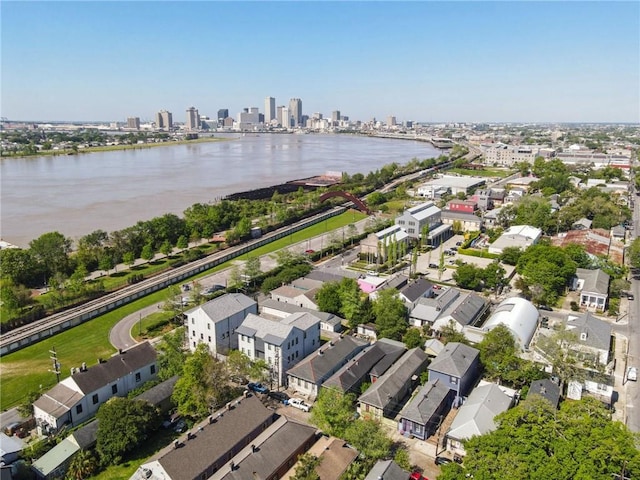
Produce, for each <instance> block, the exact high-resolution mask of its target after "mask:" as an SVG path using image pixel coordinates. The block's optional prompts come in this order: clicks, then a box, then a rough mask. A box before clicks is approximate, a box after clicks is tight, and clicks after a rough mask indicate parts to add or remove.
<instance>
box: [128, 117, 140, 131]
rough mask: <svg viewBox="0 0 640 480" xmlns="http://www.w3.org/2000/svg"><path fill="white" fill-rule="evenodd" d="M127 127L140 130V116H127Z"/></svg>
mask: <svg viewBox="0 0 640 480" xmlns="http://www.w3.org/2000/svg"><path fill="white" fill-rule="evenodd" d="M127 128H132V129H135V130H140V117H128V118H127Z"/></svg>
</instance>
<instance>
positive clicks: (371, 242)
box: [360, 225, 409, 262]
mask: <svg viewBox="0 0 640 480" xmlns="http://www.w3.org/2000/svg"><path fill="white" fill-rule="evenodd" d="M408 239H409V235H408V234H407V232H405V231H404V230H403V229H402V228H401V227H400V226H399V225H392V226H391V227H388V228H385V229H384V230H381V231H379V232H376V233H372V234H370V235H369V236H367V237H366V238H365V239H363V240H362V241H361V242H360V252H361V254H363V255H367V256H369V257H371V258H378V257H380V259H381V260H382V261H383V262H384V261H386V259H387V253H388V250H389V247H390V245H392V244H395V245H398V246H400V245H401V244H405V245H406V244H407V243H408Z"/></svg>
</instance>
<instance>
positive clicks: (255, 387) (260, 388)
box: [247, 382, 269, 393]
mask: <svg viewBox="0 0 640 480" xmlns="http://www.w3.org/2000/svg"><path fill="white" fill-rule="evenodd" d="M247 388H248V389H249V390H251V391H252V392H256V393H267V392H268V391H269V389H268V388H267V387H265V386H264V385H262V384H261V383H253V382H251V383H249V384H248V385H247Z"/></svg>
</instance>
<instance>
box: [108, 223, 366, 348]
mask: <svg viewBox="0 0 640 480" xmlns="http://www.w3.org/2000/svg"><path fill="white" fill-rule="evenodd" d="M367 222H368V219H363V220H360V221H358V222H356V223H355V224H354V225H355V227H356V230H357V231H358V233H361V232H363V231H364V229H365V227H366V225H367ZM343 232H344V233H343ZM346 232H348V229H347V228H346V227H344V228H339V229H338V230H334V231H328V232H327V233H323V234H322V235H318V236H317V237H314V238H311V239H308V240H305V241H303V242H299V243H295V244H294V243H292V244H291V246H289V247H285V248H289V249H290V250H291V251H292V252H295V253H304V252H305V251H306V250H309V249H312V250H321V249H322V248H323V247H326V246H327V245H329V243H330V241H331V237H332V236H334V235H336V234H337V235H346ZM355 255H356V253H354V252H350V253H349V254H348V256H349V258H351V257H354V256H355ZM234 264H235V265H238V266H239V267H240V269H242V266H243V265H244V261H242V260H238V261H236V262H234ZM276 266H277V262H276V259H275V258H273V254H271V253H269V254H266V255H263V256H261V257H260V268H261V270H262V271H264V272H266V271H269V270H272V269H274V268H275V267H276ZM232 269H233V267H230V268H226V269H224V270H220V271H219V272H216V273H213V274H211V275H208V276H206V277H203V278H201V279H199V280H198V283H199V284H200V285H201V286H202V287H203V288H207V287H211V286H212V285H224V286H225V287H226V285H227V284H228V281H229V278H230V276H231V272H232ZM191 283H193V282H191ZM184 296H186V294H184ZM163 303H164V302H160V303H155V304H153V305H150V306H148V307H145V308H143V309H141V310H138V311H137V312H134V313H132V314H130V315H127V316H126V317H124V318H123V319H122V320H120V321H119V322H118V323H117V324H115V325H114V326H113V328H112V329H111V331H110V332H109V342H110V343H111V345H113V346H114V347H115V348H118V349H120V348H122V349H126V348H130V347H132V346H134V345H135V344H136V341H135V340H134V339H133V337H132V336H131V329H132V328H134V327H135V325H136V323H137V322H139V321H140V320H141V319H142V318H144V317H146V316H148V315H150V314H152V313H154V312H157V311H158V308H162V304H163Z"/></svg>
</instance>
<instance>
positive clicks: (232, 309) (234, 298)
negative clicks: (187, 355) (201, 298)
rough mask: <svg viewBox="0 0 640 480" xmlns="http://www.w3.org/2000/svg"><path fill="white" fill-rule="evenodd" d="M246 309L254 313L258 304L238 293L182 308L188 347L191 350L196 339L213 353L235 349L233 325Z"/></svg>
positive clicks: (236, 340)
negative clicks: (193, 306) (186, 308)
mask: <svg viewBox="0 0 640 480" xmlns="http://www.w3.org/2000/svg"><path fill="white" fill-rule="evenodd" d="M250 313H254V314H257V313H258V304H257V303H256V302H255V301H254V300H253V299H251V298H249V297H247V296H246V295H243V294H241V293H228V294H226V295H222V296H221V297H218V298H214V299H213V300H211V301H209V302H207V303H205V304H204V305H200V306H198V307H195V308H192V309H191V310H188V311H186V312H185V315H186V317H187V338H188V343H189V349H190V350H191V351H192V352H193V351H195V349H196V347H197V346H198V344H199V343H206V344H207V346H208V347H209V351H210V352H211V354H213V355H218V354H222V355H226V354H227V353H228V352H229V351H230V350H237V349H238V335H237V334H236V329H237V328H238V327H239V326H240V324H241V323H242V322H243V321H244V319H245V318H246V316H247V315H249V314H250Z"/></svg>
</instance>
